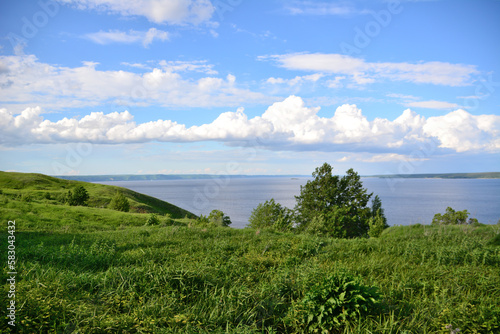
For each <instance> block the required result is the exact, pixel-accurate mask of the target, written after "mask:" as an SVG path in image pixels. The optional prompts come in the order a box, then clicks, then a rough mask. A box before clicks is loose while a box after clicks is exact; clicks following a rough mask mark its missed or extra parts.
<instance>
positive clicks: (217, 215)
mask: <svg viewBox="0 0 500 334" xmlns="http://www.w3.org/2000/svg"><path fill="white" fill-rule="evenodd" d="M208 221H209V222H210V225H214V226H223V227H227V226H229V225H231V219H230V218H229V216H226V215H224V212H222V211H220V210H212V212H210V214H209V215H208Z"/></svg>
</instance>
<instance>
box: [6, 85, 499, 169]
mask: <svg viewBox="0 0 500 334" xmlns="http://www.w3.org/2000/svg"><path fill="white" fill-rule="evenodd" d="M319 110H320V107H309V106H307V105H306V104H305V103H304V101H303V100H302V98H300V97H298V96H293V95H292V96H290V97H288V98H286V99H285V100H283V101H280V102H276V103H273V104H272V105H271V106H269V107H268V108H267V109H266V110H265V111H264V112H263V113H262V115H261V116H256V117H253V118H250V119H249V118H248V116H247V115H246V114H245V113H244V110H243V109H242V108H239V109H238V110H237V111H235V112H231V111H229V112H225V113H222V114H221V115H220V116H219V117H218V118H217V119H215V120H214V121H213V122H211V123H208V124H203V125H198V126H191V127H186V126H185V125H184V124H179V123H177V122H175V121H172V120H161V119H160V120H156V121H151V122H146V123H141V124H137V123H136V122H135V121H134V117H133V116H132V114H130V113H129V112H128V111H124V112H121V113H120V112H113V113H109V114H104V113H102V112H93V113H91V114H90V115H87V116H85V117H83V118H81V119H68V118H63V119H61V120H58V121H55V122H54V121H49V120H45V119H43V116H42V110H41V108H39V107H37V108H27V109H25V110H24V111H23V112H22V113H21V114H14V113H12V112H10V111H8V110H7V109H0V143H1V144H2V145H4V146H15V145H21V144H30V143H58V142H92V143H103V144H120V143H141V142H151V141H159V142H195V141H209V140H210V141H220V142H226V143H228V144H229V145H240V144H241V142H242V141H253V142H254V143H255V145H257V146H260V147H263V148H267V149H271V150H288V151H293V150H308V151H340V152H347V151H351V152H354V151H357V152H372V153H376V152H379V153H380V155H377V156H374V157H372V158H371V159H372V160H373V161H386V160H394V159H398V158H401V157H402V156H403V155H404V154H405V153H408V152H411V151H413V150H415V149H418V148H419V147H423V146H425V145H429V144H434V143H436V142H437V143H439V146H440V147H441V148H443V149H446V150H453V151H456V152H466V151H487V152H498V151H500V139H499V137H500V136H499V134H500V116H496V115H479V116H475V115H471V114H469V113H467V112H466V111H464V110H456V111H453V112H450V113H449V114H447V115H444V116H439V117H430V118H429V119H425V118H424V117H423V116H420V115H418V114H416V113H415V112H413V111H411V110H409V109H407V110H405V111H404V112H403V113H402V114H401V116H399V117H398V118H396V119H395V120H392V121H391V120H388V119H383V118H376V119H374V120H373V121H369V120H368V119H367V118H366V117H365V116H364V115H363V113H362V110H361V109H359V108H357V107H356V106H355V105H349V104H344V105H342V106H339V107H338V108H337V109H336V110H335V112H334V113H333V115H332V116H331V117H320V116H318V112H319Z"/></svg>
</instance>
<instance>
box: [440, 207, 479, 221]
mask: <svg viewBox="0 0 500 334" xmlns="http://www.w3.org/2000/svg"><path fill="white" fill-rule="evenodd" d="M468 217H469V212H467V210H463V211H455V210H453V209H452V208H451V207H447V208H446V212H445V213H444V214H440V213H436V214H435V215H434V218H433V219H432V225H457V224H467V223H472V222H477V219H475V218H472V219H469V220H467V218H468Z"/></svg>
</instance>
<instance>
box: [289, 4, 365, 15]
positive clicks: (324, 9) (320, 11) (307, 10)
mask: <svg viewBox="0 0 500 334" xmlns="http://www.w3.org/2000/svg"><path fill="white" fill-rule="evenodd" d="M284 9H285V11H286V12H287V13H288V14H291V15H319V16H324V15H335V16H339V15H340V16H345V15H349V14H354V13H358V11H356V10H355V9H354V8H352V7H350V6H346V5H341V4H338V3H330V2H318V1H290V2H289V3H287V4H286V5H285V8H284Z"/></svg>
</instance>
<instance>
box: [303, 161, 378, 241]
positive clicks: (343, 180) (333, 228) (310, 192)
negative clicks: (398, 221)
mask: <svg viewBox="0 0 500 334" xmlns="http://www.w3.org/2000/svg"><path fill="white" fill-rule="evenodd" d="M332 172H333V168H332V167H331V166H330V165H329V164H328V163H324V164H323V165H322V166H321V167H318V168H316V170H315V172H314V173H313V174H312V176H313V177H314V179H313V180H311V181H308V182H307V183H306V185H305V186H301V188H300V195H299V196H295V198H296V200H297V204H296V206H295V211H296V213H297V223H298V225H299V230H307V227H308V224H310V222H311V221H312V220H313V219H314V217H321V216H323V218H320V219H323V221H324V224H325V226H324V228H325V229H326V232H325V234H326V235H329V236H332V237H347V238H353V237H359V236H363V235H366V234H367V232H368V229H369V226H368V220H369V219H370V217H371V210H370V208H369V207H368V206H367V205H368V202H369V200H370V197H371V196H372V194H371V193H370V194H368V193H367V191H366V189H364V188H363V184H362V182H361V178H360V176H359V175H358V174H357V173H356V172H355V171H354V170H353V169H349V170H348V171H347V173H346V175H345V176H342V177H340V176H338V175H333V173H332ZM316 219H318V218H316Z"/></svg>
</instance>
